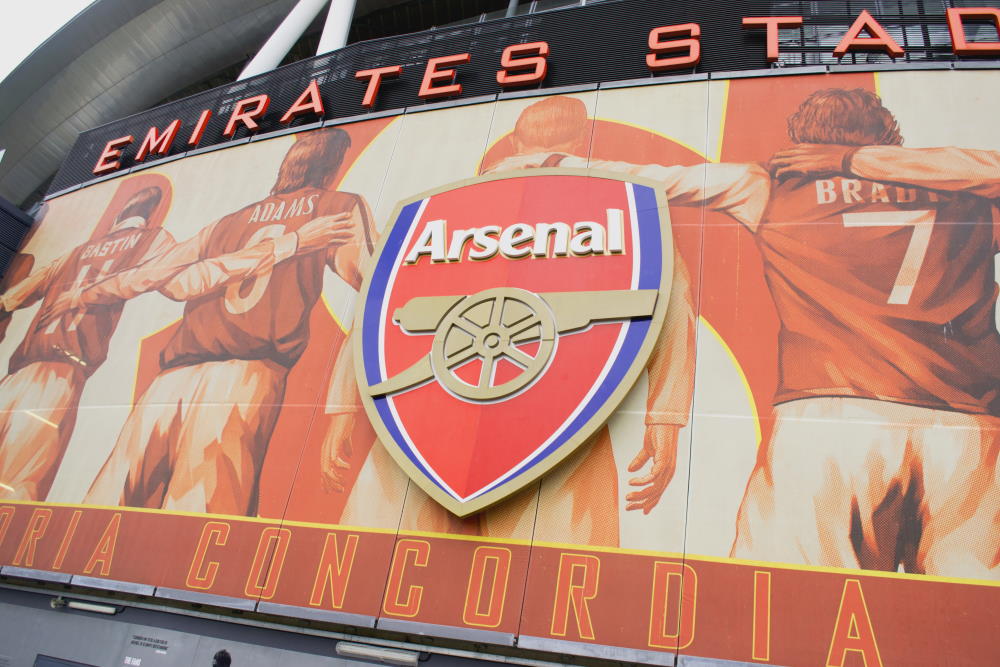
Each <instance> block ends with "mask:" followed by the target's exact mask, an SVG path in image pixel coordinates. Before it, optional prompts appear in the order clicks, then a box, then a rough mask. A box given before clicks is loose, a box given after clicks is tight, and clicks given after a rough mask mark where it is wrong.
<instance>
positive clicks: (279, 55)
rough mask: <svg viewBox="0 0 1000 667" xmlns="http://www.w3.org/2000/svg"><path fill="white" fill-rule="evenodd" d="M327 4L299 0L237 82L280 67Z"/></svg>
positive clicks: (325, 0) (317, 1) (324, 0)
mask: <svg viewBox="0 0 1000 667" xmlns="http://www.w3.org/2000/svg"><path fill="white" fill-rule="evenodd" d="M327 2H329V0H299V2H298V4H297V5H295V6H294V7H292V11H290V12H288V16H286V17H285V20H284V21H282V22H281V24H280V25H279V26H278V27H277V29H276V30H275V31H274V34H272V35H271V36H270V37H269V38H268V40H267V41H266V42H264V46H262V47H260V51H258V52H257V55H255V56H254V57H253V59H252V60H251V61H250V62H248V63H247V66H246V67H244V68H243V71H242V72H240V75H239V76H238V77H236V80H237V81H242V80H243V79H249V78H250V77H252V76H257V75H258V74H263V73H264V72H270V71H271V70H273V69H274V68H275V67H277V66H278V65H280V64H281V61H282V60H283V59H284V57H285V56H286V55H288V52H289V51H291V50H292V46H294V45H295V42H296V41H298V39H299V37H301V36H302V33H304V32H305V31H306V28H308V27H309V24H310V23H312V21H313V19H314V18H316V16H317V15H318V14H319V13H320V11H321V10H322V9H323V7H325V6H326V3H327ZM334 4H337V2H334Z"/></svg>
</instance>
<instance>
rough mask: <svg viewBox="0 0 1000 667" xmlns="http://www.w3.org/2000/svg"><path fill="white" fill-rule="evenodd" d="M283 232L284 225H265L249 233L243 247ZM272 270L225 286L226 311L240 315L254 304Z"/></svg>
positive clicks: (265, 288) (265, 285)
mask: <svg viewBox="0 0 1000 667" xmlns="http://www.w3.org/2000/svg"><path fill="white" fill-rule="evenodd" d="M284 232H285V226H284V225H267V226H266V227H261V228H260V229H258V230H257V231H255V232H254V233H253V234H251V235H250V238H249V239H247V242H246V245H244V246H243V247H244V248H249V247H250V246H253V245H257V244H258V243H260V242H261V241H263V240H265V239H275V238H278V237H279V236H281V235H282V234H283V233H284ZM272 271H273V269H267V270H266V271H261V272H260V273H258V274H257V275H256V276H254V277H253V278H247V279H246V280H242V281H240V282H238V283H233V284H231V285H230V286H229V287H227V288H226V296H225V299H224V301H225V304H226V312H228V313H229V314H231V315H242V314H243V313H245V312H247V311H248V310H250V309H251V308H253V307H254V306H256V305H257V304H258V303H259V302H260V300H261V298H262V297H263V296H264V292H265V291H266V290H267V286H268V285H269V284H270V283H271V273H272Z"/></svg>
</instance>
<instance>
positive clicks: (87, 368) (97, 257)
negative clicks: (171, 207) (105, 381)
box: [10, 227, 165, 375]
mask: <svg viewBox="0 0 1000 667" xmlns="http://www.w3.org/2000/svg"><path fill="white" fill-rule="evenodd" d="M161 234H165V232H163V231H162V230H160V229H159V228H155V227H154V228H150V227H143V228H134V227H126V228H123V229H119V230H117V231H112V232H110V233H108V234H106V235H104V236H102V237H101V238H99V239H96V240H94V241H89V242H87V243H84V244H83V245H81V246H79V247H77V248H76V249H75V250H73V251H72V252H71V253H70V254H69V255H68V256H66V258H65V260H64V261H63V262H62V263H61V265H60V266H59V268H58V270H57V271H56V272H55V274H54V275H53V276H52V277H51V278H50V279H49V281H48V284H47V285H45V286H43V288H42V289H44V296H43V297H42V298H43V301H42V307H41V308H40V309H39V310H38V314H37V315H36V316H35V319H34V321H33V322H32V324H31V328H30V329H29V330H28V334H27V335H26V336H25V337H24V340H23V341H21V344H20V345H19V346H18V348H17V350H15V351H14V354H13V355H12V356H11V358H10V372H11V373H13V372H15V371H17V370H19V369H20V368H22V367H24V366H26V365H28V364H30V363H33V362H36V361H63V362H69V363H75V364H78V365H79V366H80V367H81V368H82V369H83V371H84V373H85V374H87V375H90V374H91V373H93V372H94V371H95V370H97V367H98V366H100V365H101V364H102V363H104V360H105V359H106V358H107V356H108V345H109V344H110V341H111V335H112V334H113V333H114V331H115V327H117V326H118V320H119V318H121V314H122V308H123V306H124V302H123V301H118V302H115V303H112V304H107V305H88V306H84V307H81V308H77V309H74V310H71V311H69V312H68V313H66V314H65V315H63V316H62V317H61V318H58V319H55V320H53V321H52V322H49V323H46V324H44V325H42V324H39V321H40V319H41V318H42V317H43V316H44V315H45V314H46V312H47V306H48V305H49V304H52V303H54V302H55V300H56V297H58V296H59V295H60V294H61V293H63V292H65V291H68V290H75V291H80V290H83V289H84V288H86V287H87V286H88V285H91V284H93V283H96V282H98V281H99V280H100V279H102V278H104V277H105V276H108V275H110V274H113V273H117V272H118V271H124V270H127V269H130V268H132V267H134V266H137V265H139V264H141V263H142V262H144V261H146V260H147V259H149V255H150V250H151V249H152V248H153V246H154V241H155V240H156V239H157V237H158V236H159V235H161Z"/></svg>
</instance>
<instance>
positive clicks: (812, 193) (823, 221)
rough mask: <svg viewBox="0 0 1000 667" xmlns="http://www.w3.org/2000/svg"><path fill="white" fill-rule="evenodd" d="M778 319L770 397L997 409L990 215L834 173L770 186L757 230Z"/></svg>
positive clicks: (982, 203) (977, 201) (999, 345)
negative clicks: (774, 386) (775, 365)
mask: <svg viewBox="0 0 1000 667" xmlns="http://www.w3.org/2000/svg"><path fill="white" fill-rule="evenodd" d="M756 237H757V243H758V246H759V248H760V251H761V253H762V255H763V260H764V272H765V278H766V280H767V284H768V287H769V288H770V291H771V295H772V297H773V299H774V303H775V306H776V308H777V312H778V316H779V318H780V320H781V328H780V334H779V355H780V369H779V388H778V392H777V395H776V401H777V402H781V401H789V400H793V399H796V398H804V397H809V396H860V397H865V398H873V399H878V400H887V401H894V402H899V403H909V404H913V405H921V406H926V407H931V408H940V409H947V410H957V411H962V412H972V413H989V414H994V415H1000V400H998V391H1000V335H998V333H997V329H996V324H995V314H994V313H995V306H996V298H997V285H996V282H995V280H994V264H993V257H994V255H995V254H996V252H997V247H996V243H995V241H994V230H993V218H992V207H991V205H990V203H989V202H988V201H987V200H985V199H981V198H978V197H974V196H970V195H965V194H959V193H939V192H934V191H931V190H923V189H918V188H905V187H902V186H896V185H888V184H882V183H878V182H874V181H867V180H860V179H850V178H842V177H834V178H828V179H814V178H809V179H793V180H788V181H785V182H783V183H780V184H772V190H771V197H770V201H769V204H768V207H767V209H766V211H765V213H764V215H763V218H762V222H761V224H760V226H759V227H758V228H757V233H756Z"/></svg>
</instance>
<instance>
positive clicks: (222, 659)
mask: <svg viewBox="0 0 1000 667" xmlns="http://www.w3.org/2000/svg"><path fill="white" fill-rule="evenodd" d="M232 664H233V657H232V656H231V655H229V651H227V650H226V649H222V650H221V651H216V652H215V655H213V656H212V667H229V666H230V665H232Z"/></svg>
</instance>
